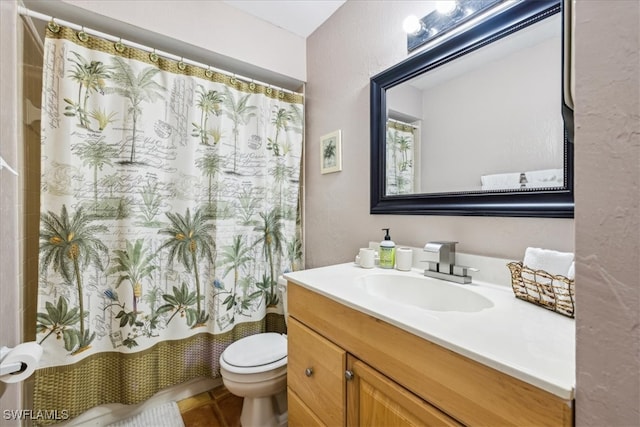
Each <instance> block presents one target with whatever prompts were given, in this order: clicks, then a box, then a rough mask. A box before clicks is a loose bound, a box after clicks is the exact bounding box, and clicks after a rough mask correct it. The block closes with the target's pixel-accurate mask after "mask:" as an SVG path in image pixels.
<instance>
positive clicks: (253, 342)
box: [220, 332, 287, 374]
mask: <svg viewBox="0 0 640 427" xmlns="http://www.w3.org/2000/svg"><path fill="white" fill-rule="evenodd" d="M286 364H287V339H286V338H285V336H284V335H281V334H278V333H275V332H267V333H262V334H255V335H250V336H248V337H245V338H242V339H240V340H238V341H236V342H234V343H232V344H231V345H230V346H229V347H227V348H226V349H225V350H224V351H223V352H222V355H221V357H220V365H221V367H222V368H224V369H226V370H227V371H229V372H233V373H236V374H254V373H259V372H267V371H271V370H274V369H277V368H280V367H282V366H285V365H286Z"/></svg>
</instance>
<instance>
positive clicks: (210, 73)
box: [204, 65, 213, 79]
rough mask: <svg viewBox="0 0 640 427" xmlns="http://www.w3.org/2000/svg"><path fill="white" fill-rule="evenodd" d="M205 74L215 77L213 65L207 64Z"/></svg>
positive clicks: (208, 76)
mask: <svg viewBox="0 0 640 427" xmlns="http://www.w3.org/2000/svg"><path fill="white" fill-rule="evenodd" d="M204 75H205V76H207V78H209V79H210V78H211V77H213V71H212V70H211V66H210V65H209V66H207V69H206V70H205V71H204Z"/></svg>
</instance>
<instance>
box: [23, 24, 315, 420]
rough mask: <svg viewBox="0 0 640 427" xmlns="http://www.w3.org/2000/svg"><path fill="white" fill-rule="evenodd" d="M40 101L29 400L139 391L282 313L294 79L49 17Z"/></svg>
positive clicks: (204, 369) (95, 398)
mask: <svg viewBox="0 0 640 427" xmlns="http://www.w3.org/2000/svg"><path fill="white" fill-rule="evenodd" d="M42 106H43V107H42V177H41V208H40V211H41V222H40V224H41V225H40V267H39V268H40V273H39V299H38V316H37V339H38V342H40V343H41V344H42V346H43V347H44V356H43V358H42V363H41V366H42V367H43V368H42V369H39V370H38V371H37V372H36V375H35V378H36V379H35V382H36V384H35V392H34V401H35V402H34V408H35V409H36V410H65V411H66V413H67V414H68V415H69V416H70V417H71V418H73V417H75V416H77V415H78V414H80V413H82V412H84V411H85V410H87V409H89V408H91V407H94V406H96V405H101V404H106V403H112V402H119V403H124V404H132V403H137V402H140V401H142V400H145V399H147V398H149V397H150V396H152V395H153V394H154V393H156V392H157V391H159V390H161V389H163V388H166V387H168V386H171V385H174V384H178V383H181V382H184V381H187V380H189V379H192V378H195V377H200V376H209V377H215V376H218V375H219V364H218V359H219V356H220V354H221V352H222V351H223V350H224V348H225V347H226V346H228V345H229V344H230V343H231V342H233V341H234V340H237V339H239V338H241V337H243V336H246V335H250V334H254V333H258V332H263V331H265V330H275V331H281V332H282V331H284V318H283V316H282V310H281V304H280V296H279V294H278V292H277V286H276V282H277V278H278V276H279V275H280V274H281V273H282V272H284V271H287V270H295V269H296V268H298V267H299V265H300V263H301V257H302V249H301V248H302V243H301V233H300V209H301V203H300V184H299V182H300V172H301V159H302V145H303V108H302V96H301V95H299V94H292V93H289V92H284V91H280V90H276V89H273V88H271V87H265V86H262V85H259V84H255V83H247V82H242V81H240V80H237V79H235V78H232V77H229V76H227V75H225V74H220V73H216V72H213V71H212V70H209V69H201V68H198V67H194V66H191V65H186V64H184V63H183V62H175V61H171V60H167V59H165V58H161V57H158V55H156V54H155V53H151V54H149V53H148V52H144V51H140V50H136V49H133V48H130V47H127V46H124V45H123V44H122V43H119V42H118V43H113V42H110V41H107V40H103V39H99V38H96V37H93V36H89V35H87V34H86V33H84V32H82V31H81V32H76V31H74V30H71V29H69V28H64V27H59V26H57V25H55V24H53V23H50V24H49V26H48V29H47V38H46V43H45V58H44V75H43V102H42ZM271 313H273V314H271ZM278 313H279V314H278ZM47 423H48V421H46V420H45V421H43V424H47Z"/></svg>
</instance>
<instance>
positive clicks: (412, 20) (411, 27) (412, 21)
mask: <svg viewBox="0 0 640 427" xmlns="http://www.w3.org/2000/svg"><path fill="white" fill-rule="evenodd" d="M402 28H403V29H404V31H405V32H406V33H407V34H417V33H418V32H419V31H420V30H421V29H422V22H420V20H419V19H418V17H417V16H415V15H409V16H407V17H406V18H405V19H404V21H403V22H402Z"/></svg>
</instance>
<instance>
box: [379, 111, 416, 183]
mask: <svg viewBox="0 0 640 427" xmlns="http://www.w3.org/2000/svg"><path fill="white" fill-rule="evenodd" d="M416 131H417V127H416V126H413V125H410V124H408V123H403V122H400V121H397V120H391V119H389V120H387V145H386V147H387V150H386V151H387V174H386V177H387V186H386V187H387V188H386V193H385V194H387V195H394V194H408V193H414V192H416V190H417V189H416V188H415V179H414V168H413V166H414V164H413V161H414V153H415V139H416V135H415V132H416Z"/></svg>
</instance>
